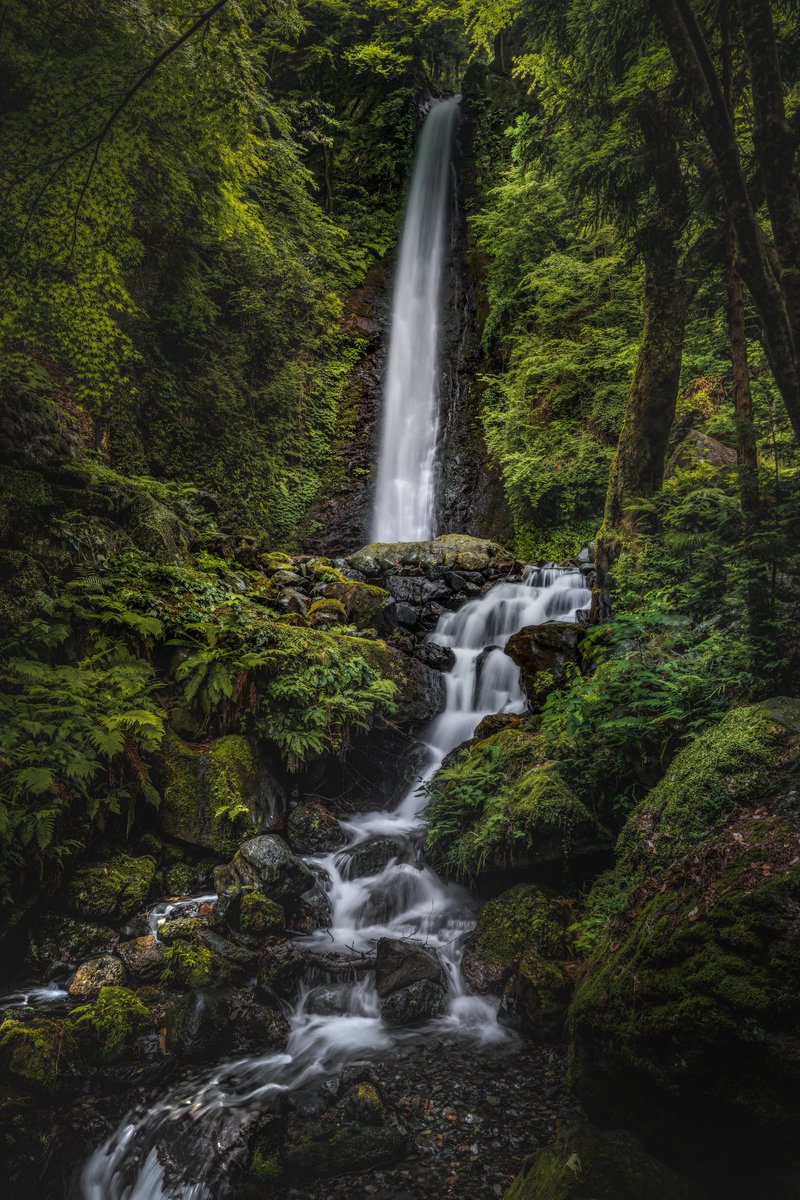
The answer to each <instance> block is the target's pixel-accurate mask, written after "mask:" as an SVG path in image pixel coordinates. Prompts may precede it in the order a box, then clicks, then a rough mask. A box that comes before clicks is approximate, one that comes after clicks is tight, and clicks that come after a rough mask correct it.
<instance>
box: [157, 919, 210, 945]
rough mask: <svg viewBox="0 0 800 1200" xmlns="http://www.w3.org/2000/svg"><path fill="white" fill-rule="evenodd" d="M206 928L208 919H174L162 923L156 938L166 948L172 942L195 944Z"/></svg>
mask: <svg viewBox="0 0 800 1200" xmlns="http://www.w3.org/2000/svg"><path fill="white" fill-rule="evenodd" d="M208 928H209V918H208V917H176V918H175V920H174V921H165V922H164V924H163V925H162V926H161V927H160V928H159V931H158V937H159V941H161V942H163V943H164V945H166V946H169V945H170V944H171V943H172V942H196V941H197V939H198V937H199V936H200V935H201V934H202V933H204V932H205V930H206V929H208Z"/></svg>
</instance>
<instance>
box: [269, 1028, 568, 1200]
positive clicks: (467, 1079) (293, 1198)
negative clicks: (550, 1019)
mask: <svg viewBox="0 0 800 1200" xmlns="http://www.w3.org/2000/svg"><path fill="white" fill-rule="evenodd" d="M365 1065H367V1066H368V1069H369V1075H370V1077H371V1078H372V1079H374V1080H376V1081H378V1082H379V1084H380V1088H381V1091H382V1093H383V1098H384V1100H385V1102H386V1106H387V1108H388V1109H389V1110H391V1111H393V1112H394V1114H395V1115H396V1117H397V1119H398V1121H399V1122H400V1124H401V1125H402V1126H403V1127H404V1128H405V1130H406V1131H407V1133H408V1135H409V1144H410V1146H411V1154H410V1155H409V1157H407V1158H406V1159H405V1160H404V1161H403V1162H400V1163H397V1164H396V1165H394V1166H389V1167H376V1168H374V1169H372V1170H369V1171H364V1172H361V1173H360V1174H358V1175H341V1176H339V1177H338V1178H335V1179H327V1180H323V1181H320V1182H316V1183H308V1182H304V1183H303V1184H302V1185H299V1186H297V1187H292V1186H291V1185H289V1184H284V1185H283V1186H281V1187H280V1188H278V1189H276V1191H275V1192H274V1193H273V1194H274V1195H275V1196H276V1197H280V1200H353V1197H355V1196H371V1197H375V1198H376V1200H451V1198H452V1200H456V1198H457V1200H492V1198H493V1197H495V1196H502V1194H503V1192H504V1191H505V1190H506V1188H507V1187H508V1186H509V1184H510V1183H511V1180H512V1179H513V1177H514V1175H515V1174H516V1172H517V1170H518V1169H519V1166H520V1164H521V1162H522V1160H523V1159H524V1158H526V1157H527V1156H528V1155H529V1154H531V1153H533V1151H535V1150H536V1149H538V1148H540V1147H541V1146H544V1145H547V1144H548V1143H549V1142H550V1141H552V1139H553V1138H554V1137H555V1135H556V1133H557V1131H558V1129H559V1128H560V1126H561V1125H562V1124H563V1123H565V1122H568V1121H570V1120H572V1119H574V1118H575V1117H576V1116H578V1115H580V1109H579V1107H578V1105H577V1104H576V1102H575V1100H574V1099H573V1098H572V1097H571V1096H570V1095H569V1092H568V1091H567V1088H566V1083H565V1070H566V1063H565V1051H564V1049H563V1047H560V1046H558V1047H552V1046H550V1047H543V1046H535V1045H533V1044H531V1043H526V1042H520V1043H518V1044H516V1045H514V1044H512V1045H505V1046H502V1047H499V1048H493V1047H491V1046H487V1047H482V1048H479V1047H476V1046H474V1045H469V1044H464V1043H459V1042H446V1041H443V1040H441V1039H439V1040H437V1041H433V1042H431V1043H429V1044H420V1045H411V1046H408V1047H406V1048H404V1049H400V1050H395V1051H394V1052H393V1053H392V1054H391V1055H390V1056H386V1057H385V1058H383V1059H380V1060H378V1061H377V1062H376V1061H374V1060H373V1061H370V1062H369V1063H368V1064H365ZM351 1069H355V1065H354V1067H353V1068H351Z"/></svg>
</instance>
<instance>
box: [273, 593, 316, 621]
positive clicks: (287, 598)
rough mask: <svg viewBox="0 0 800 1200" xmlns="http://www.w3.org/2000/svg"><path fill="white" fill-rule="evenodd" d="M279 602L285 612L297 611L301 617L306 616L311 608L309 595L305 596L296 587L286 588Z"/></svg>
mask: <svg viewBox="0 0 800 1200" xmlns="http://www.w3.org/2000/svg"><path fill="white" fill-rule="evenodd" d="M278 604H279V606H280V608H281V609H282V610H283V612H287V613H295V614H296V615H297V616H299V617H304V616H305V615H306V613H307V612H308V610H309V607H310V604H311V601H310V600H309V598H308V596H304V595H303V593H302V592H298V591H297V589H296V588H284V589H283V590H282V592H281V594H280V599H279V600H278Z"/></svg>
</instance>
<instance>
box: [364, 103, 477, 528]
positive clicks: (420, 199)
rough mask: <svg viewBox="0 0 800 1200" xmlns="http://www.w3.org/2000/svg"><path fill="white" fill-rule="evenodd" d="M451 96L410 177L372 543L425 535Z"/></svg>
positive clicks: (432, 462)
mask: <svg viewBox="0 0 800 1200" xmlns="http://www.w3.org/2000/svg"><path fill="white" fill-rule="evenodd" d="M458 100H459V98H458V97H453V98H452V99H449V100H440V101H437V102H436V103H434V104H433V106H432V107H431V110H430V112H429V114H428V117H427V119H426V121H425V124H424V126H423V129H422V134H421V136H420V139H419V145H418V148H417V154H416V158H415V161H414V169H413V172H412V176H411V189H410V191H409V196H408V207H407V209H406V217H405V222H404V225H403V234H402V237H401V240H400V256H399V262H398V268H397V279H396V282H395V288H394V297H393V301H392V319H391V332H390V338H389V361H388V365H387V370H386V382H385V385H384V398H383V424H382V431H381V446H380V456H379V459H378V474H377V484H376V492H375V507H374V515H373V525H372V537H373V540H374V541H376V542H396V541H400V540H401V539H404V540H409V541H423V540H425V539H426V538H430V537H432V536H433V514H434V504H435V493H436V443H437V434H438V427H439V357H438V349H439V307H440V293H441V283H442V266H443V261H444V252H445V243H446V238H447V213H448V203H447V201H448V194H449V190H450V158H451V146H452V141H453V130H454V128H455V124H456V120H457V117H458Z"/></svg>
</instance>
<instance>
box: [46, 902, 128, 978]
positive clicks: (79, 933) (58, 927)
mask: <svg viewBox="0 0 800 1200" xmlns="http://www.w3.org/2000/svg"><path fill="white" fill-rule="evenodd" d="M118 941H119V934H118V933H116V932H115V931H114V930H113V929H109V928H108V927H107V926H105V925H95V924H92V923H90V922H89V921H80V920H78V919H77V918H76V917H70V916H67V915H66V914H62V913H44V914H43V915H42V916H41V917H39V918H38V919H36V920H35V921H34V922H33V924H32V925H31V927H30V929H29V930H28V951H27V956H26V957H27V961H28V962H29V963H30V965H31V966H32V967H33V968H34V970H36V971H38V972H40V973H41V974H42V975H43V976H46V977H48V978H49V977H50V975H51V974H52V973H53V972H54V971H56V970H57V969H58V968H62V969H63V968H64V967H66V966H73V967H74V966H75V965H76V964H77V963H80V962H83V960H84V959H87V958H91V957H94V956H97V955H100V954H108V953H109V952H110V951H112V950H113V949H114V947H115V946H116V944H117V942H118Z"/></svg>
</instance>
